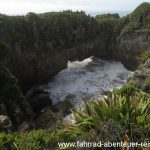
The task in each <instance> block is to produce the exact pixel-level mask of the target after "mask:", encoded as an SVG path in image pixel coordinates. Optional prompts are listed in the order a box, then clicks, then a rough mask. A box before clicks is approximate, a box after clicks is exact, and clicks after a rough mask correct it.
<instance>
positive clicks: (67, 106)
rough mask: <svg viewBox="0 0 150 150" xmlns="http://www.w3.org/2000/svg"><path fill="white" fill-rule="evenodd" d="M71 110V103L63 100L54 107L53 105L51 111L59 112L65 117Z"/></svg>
mask: <svg viewBox="0 0 150 150" xmlns="http://www.w3.org/2000/svg"><path fill="white" fill-rule="evenodd" d="M71 108H73V105H72V104H71V102H70V101H68V100H64V101H60V102H58V103H57V104H56V105H54V107H53V111H54V112H60V113H62V114H63V115H67V114H69V113H71V111H70V110H71Z"/></svg>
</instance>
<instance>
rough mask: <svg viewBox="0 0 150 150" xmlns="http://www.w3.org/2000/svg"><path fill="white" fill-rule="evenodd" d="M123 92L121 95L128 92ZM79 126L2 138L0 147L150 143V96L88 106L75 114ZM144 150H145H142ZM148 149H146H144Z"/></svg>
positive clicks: (111, 98) (32, 149)
mask: <svg viewBox="0 0 150 150" xmlns="http://www.w3.org/2000/svg"><path fill="white" fill-rule="evenodd" d="M128 87H129V88H127V87H126V88H123V89H122V90H121V91H123V93H124V91H125V92H126V89H128V91H129V89H131V91H132V89H133V87H132V86H131V85H128ZM73 114H74V116H75V120H76V124H75V125H74V126H69V125H68V126H65V127H64V128H63V129H58V130H56V131H44V130H37V131H31V132H29V133H12V134H4V133H1V134H0V147H1V148H3V149H4V148H5V149H6V150H7V149H9V148H10V147H11V148H12V150H41V149H45V150H48V149H54V147H55V149H56V147H58V145H57V142H61V141H63V142H65V141H67V142H68V141H70V142H72V141H91V142H92V141H102V142H106V141H110V142H118V141H123V140H124V138H125V137H128V138H129V139H130V141H134V142H135V141H136V142H141V141H143V142H148V141H149V140H150V139H149V134H150V96H148V95H147V94H144V92H143V93H140V92H139V93H136V92H135V94H132V95H127V94H126V95H122V93H121V94H110V95H108V97H107V98H104V99H102V100H100V101H97V100H96V101H92V102H89V103H85V107H84V109H83V110H82V111H81V112H75V111H73ZM141 149H142V148H141ZM143 149H144V148H143Z"/></svg>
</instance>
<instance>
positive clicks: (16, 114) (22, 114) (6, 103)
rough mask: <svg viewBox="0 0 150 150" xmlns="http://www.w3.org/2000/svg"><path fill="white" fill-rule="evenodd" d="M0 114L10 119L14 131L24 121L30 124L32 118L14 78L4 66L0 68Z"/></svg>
mask: <svg viewBox="0 0 150 150" xmlns="http://www.w3.org/2000/svg"><path fill="white" fill-rule="evenodd" d="M0 114H1V115H4V116H8V117H9V118H10V121H11V122H12V124H13V126H14V129H17V128H18V126H19V124H21V123H22V122H23V121H24V120H27V121H29V122H30V121H32V120H33V117H34V113H33V111H32V109H31V107H30V105H29V103H28V102H27V101H26V99H25V98H24V96H23V94H22V92H21V90H20V88H19V86H18V84H17V80H16V78H15V77H14V76H13V75H12V74H11V73H10V71H9V70H8V69H7V68H6V67H4V66H0Z"/></svg>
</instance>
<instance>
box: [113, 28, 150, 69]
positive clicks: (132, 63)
mask: <svg viewBox="0 0 150 150" xmlns="http://www.w3.org/2000/svg"><path fill="white" fill-rule="evenodd" d="M149 49H150V32H148V31H147V32H131V33H130V32H129V33H126V34H124V35H123V36H122V37H121V39H120V40H119V41H118V43H117V45H116V50H114V51H113V53H112V54H113V57H114V58H115V59H116V60H119V61H121V62H122V63H123V64H124V65H125V66H126V67H127V68H128V69H131V70H135V69H136V68H137V66H138V65H139V62H138V60H137V59H138V56H140V55H141V54H142V53H144V52H145V51H147V50H149Z"/></svg>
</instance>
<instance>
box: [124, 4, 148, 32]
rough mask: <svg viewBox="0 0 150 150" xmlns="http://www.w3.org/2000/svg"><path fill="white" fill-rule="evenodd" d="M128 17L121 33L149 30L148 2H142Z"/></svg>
mask: <svg viewBox="0 0 150 150" xmlns="http://www.w3.org/2000/svg"><path fill="white" fill-rule="evenodd" d="M128 17H129V21H128V23H127V24H126V26H125V27H124V28H123V30H122V33H121V34H124V33H127V32H133V31H150V3H146V2H144V3H142V4H141V5H140V6H138V7H137V8H136V9H135V10H134V11H133V12H132V13H131V14H130V15H129V16H128Z"/></svg>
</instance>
